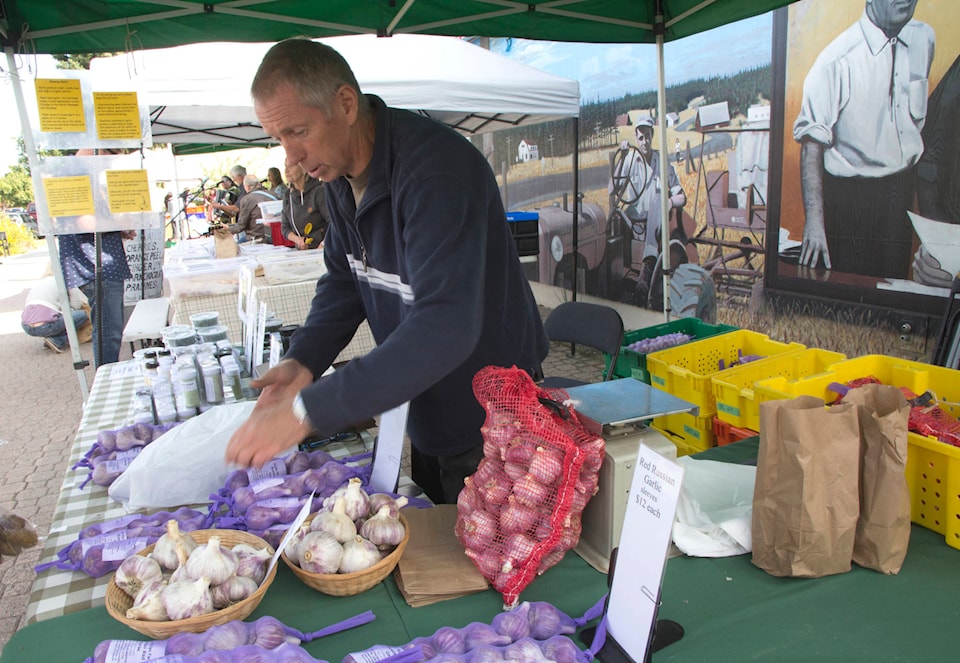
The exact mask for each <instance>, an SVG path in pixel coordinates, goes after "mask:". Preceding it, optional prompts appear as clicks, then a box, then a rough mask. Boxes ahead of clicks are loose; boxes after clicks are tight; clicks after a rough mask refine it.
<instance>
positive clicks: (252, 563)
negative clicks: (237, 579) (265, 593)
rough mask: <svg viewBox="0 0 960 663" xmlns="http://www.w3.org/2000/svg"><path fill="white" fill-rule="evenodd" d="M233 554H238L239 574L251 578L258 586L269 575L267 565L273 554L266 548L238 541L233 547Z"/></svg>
mask: <svg viewBox="0 0 960 663" xmlns="http://www.w3.org/2000/svg"><path fill="white" fill-rule="evenodd" d="M233 554H234V555H236V556H237V575H238V576H243V577H244V578H250V579H251V580H253V581H254V582H255V583H257V586H258V587H259V586H260V583H262V582H263V580H264V578H266V577H267V566H268V564H269V563H270V558H271V557H272V555H271V554H270V551H269V550H267V549H266V548H260V549H257V548H254V547H253V546H250V545H247V544H246V543H238V544H237V545H235V546H234V547H233Z"/></svg>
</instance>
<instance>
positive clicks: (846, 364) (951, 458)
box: [754, 355, 960, 549]
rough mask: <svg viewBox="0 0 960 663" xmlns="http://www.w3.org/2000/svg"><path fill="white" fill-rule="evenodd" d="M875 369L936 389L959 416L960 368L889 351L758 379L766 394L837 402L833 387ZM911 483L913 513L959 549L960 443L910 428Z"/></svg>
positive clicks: (902, 383) (885, 378)
mask: <svg viewBox="0 0 960 663" xmlns="http://www.w3.org/2000/svg"><path fill="white" fill-rule="evenodd" d="M868 375H872V376H873V377H875V378H877V379H878V380H880V381H881V382H883V383H884V384H889V385H893V386H895V387H906V388H907V389H910V390H911V391H913V392H914V393H917V394H922V393H923V392H925V391H932V392H933V393H935V394H936V395H937V398H938V399H939V401H940V406H941V407H942V408H943V409H944V410H946V411H947V412H949V413H950V414H951V415H952V416H954V417H957V418H960V371H957V370H954V369H951V368H944V367H942V366H933V365H931V364H923V363H921V362H917V361H910V360H908V359H897V358H896V357H888V356H886V355H865V356H863V357H856V358H853V359H845V360H843V361H840V362H837V363H836V364H833V365H832V366H830V367H829V368H827V370H825V371H824V372H823V373H819V374H817V375H810V376H807V377H803V378H800V379H797V380H788V379H786V378H783V377H779V378H770V379H768V380H763V381H760V382H757V383H756V384H755V385H754V391H755V392H757V393H758V394H759V393H760V392H761V391H763V392H765V393H764V394H763V395H764V397H765V399H766V400H771V399H784V398H794V397H796V396H802V395H809V396H817V397H818V398H822V399H823V400H824V401H826V402H827V403H832V402H834V401H835V400H837V398H838V394H837V393H836V392H835V391H833V390H831V389H830V388H829V385H830V384H831V383H833V382H837V383H840V384H843V383H846V382H849V381H850V380H855V379H857V378H862V377H866V376H868ZM906 473H907V484H908V485H909V487H910V519H911V520H912V521H913V522H915V523H916V524H918V525H922V526H923V527H926V528H927V529H931V530H933V531H934V532H937V533H938V534H943V535H944V537H945V539H946V542H947V545H949V546H951V547H953V548H957V549H960V448H958V447H954V446H951V445H949V444H947V443H945V442H941V441H940V440H938V439H937V438H935V437H932V436H924V435H920V434H919V433H908V434H907V472H906Z"/></svg>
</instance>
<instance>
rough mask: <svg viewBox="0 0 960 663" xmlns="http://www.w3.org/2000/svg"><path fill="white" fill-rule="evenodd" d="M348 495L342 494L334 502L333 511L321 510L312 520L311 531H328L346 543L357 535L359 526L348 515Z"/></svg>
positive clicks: (339, 540)
mask: <svg viewBox="0 0 960 663" xmlns="http://www.w3.org/2000/svg"><path fill="white" fill-rule="evenodd" d="M346 509H347V500H346V497H344V496H342V495H341V496H340V497H338V498H337V500H336V502H334V504H333V510H332V511H321V512H319V513H318V514H317V515H316V516H314V517H313V520H312V521H311V522H310V531H311V532H326V533H327V534H330V535H331V536H333V538H335V539H336V540H337V542H338V543H346V542H347V541H349V540H350V539H352V538H353V537H355V536H356V535H357V526H356V525H355V524H354V522H353V520H351V519H350V517H349V516H347V511H346Z"/></svg>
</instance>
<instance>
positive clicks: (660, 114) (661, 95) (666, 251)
mask: <svg viewBox="0 0 960 663" xmlns="http://www.w3.org/2000/svg"><path fill="white" fill-rule="evenodd" d="M658 5H659V3H658ZM658 9H660V7H659V6H658ZM663 30H664V25H663V14H662V10H661V11H658V12H657V16H656V20H655V26H654V31H655V32H656V38H657V128H658V130H659V131H660V175H659V176H660V247H661V248H660V253H661V255H662V256H663V315H664V319H665V320H666V321H667V322H670V180H669V179H668V178H667V169H668V167H669V163H668V158H669V157H668V154H669V153H668V152H667V149H668V147H667V110H666V109H667V99H666V98H667V91H666V84H665V83H664V73H663Z"/></svg>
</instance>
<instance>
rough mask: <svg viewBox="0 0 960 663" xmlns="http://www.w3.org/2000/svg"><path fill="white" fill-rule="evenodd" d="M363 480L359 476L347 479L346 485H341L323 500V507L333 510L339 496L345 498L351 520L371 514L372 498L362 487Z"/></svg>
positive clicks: (346, 508) (346, 510) (347, 512)
mask: <svg viewBox="0 0 960 663" xmlns="http://www.w3.org/2000/svg"><path fill="white" fill-rule="evenodd" d="M362 485H363V482H362V481H360V479H358V478H357V477H353V478H351V479H350V480H349V481H347V485H346V486H341V487H340V488H337V489H336V490H335V491H333V494H332V495H330V497H328V498H326V499H325V500H323V508H324V509H326V510H327V511H332V510H333V506H334V505H335V504H336V503H337V498H339V497H343V498H344V510H345V512H346V514H347V517H348V518H350V520H352V521H354V522H356V521H358V520H361V519H363V518H366V517H367V516H368V515H370V499H369V497H368V495H367V493H366V491H364V490H363V488H362V487H361V486H362Z"/></svg>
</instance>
